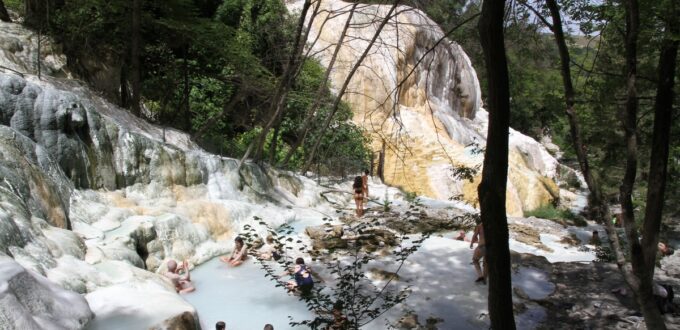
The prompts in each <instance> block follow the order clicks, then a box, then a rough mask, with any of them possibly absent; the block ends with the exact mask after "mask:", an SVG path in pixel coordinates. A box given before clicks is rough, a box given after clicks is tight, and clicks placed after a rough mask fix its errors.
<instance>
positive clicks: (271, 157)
mask: <svg viewBox="0 0 680 330" xmlns="http://www.w3.org/2000/svg"><path fill="white" fill-rule="evenodd" d="M280 131H281V120H279V122H278V123H277V124H276V126H274V136H272V141H271V144H270V145H269V164H274V163H275V162H276V148H277V146H278V144H279V132H280Z"/></svg>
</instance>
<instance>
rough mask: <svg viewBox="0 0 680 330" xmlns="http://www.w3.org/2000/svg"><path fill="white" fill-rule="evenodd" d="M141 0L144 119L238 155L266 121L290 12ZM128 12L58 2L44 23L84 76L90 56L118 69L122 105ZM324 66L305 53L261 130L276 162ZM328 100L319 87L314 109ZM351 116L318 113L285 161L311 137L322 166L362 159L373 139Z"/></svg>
mask: <svg viewBox="0 0 680 330" xmlns="http://www.w3.org/2000/svg"><path fill="white" fill-rule="evenodd" d="M140 1H141V10H142V11H141V21H142V25H141V39H142V40H141V44H142V47H143V48H142V51H141V57H142V63H143V65H142V68H141V72H140V75H141V80H142V81H141V85H142V87H141V94H142V101H143V103H144V105H145V108H146V109H147V110H148V112H146V114H145V115H146V116H147V119H151V120H154V121H156V122H158V123H159V124H162V125H169V126H174V127H177V128H179V129H183V130H186V131H189V132H192V133H194V134H195V136H194V139H195V140H196V141H197V142H198V143H199V144H201V145H202V146H203V147H204V148H206V149H207V150H209V151H213V152H217V153H220V154H222V155H226V156H232V157H241V156H242V155H243V154H244V153H245V151H246V149H247V147H248V145H247V144H248V143H250V141H252V139H253V136H254V135H255V134H257V132H260V130H261V127H263V126H264V125H265V123H266V122H268V121H269V120H270V117H271V113H269V111H270V109H271V104H270V102H271V101H272V100H273V97H272V95H273V94H274V93H275V90H276V86H277V84H278V79H280V76H281V74H282V72H283V68H284V66H285V65H286V60H287V58H288V57H289V54H290V52H291V49H292V43H293V40H294V33H295V25H296V21H297V18H296V17H294V16H293V15H290V14H289V13H288V11H287V9H286V7H285V5H284V3H283V2H281V1H279V0H226V1H215V0H203V1H197V0H169V1H164V2H157V1H149V0H140ZM131 18H132V2H131V1H123V0H113V1H104V0H83V1H77V2H74V1H68V2H65V3H64V4H63V6H61V7H59V8H57V9H56V12H55V13H54V15H52V16H51V18H50V22H48V23H49V24H48V25H49V26H48V28H49V29H48V30H49V32H50V33H51V34H53V35H54V37H55V38H56V39H57V41H59V42H60V43H62V44H63V45H64V49H65V51H66V53H67V55H69V58H70V59H73V60H72V61H69V62H70V63H73V65H74V69H75V71H76V72H79V73H81V74H82V75H83V76H85V77H87V76H88V75H89V74H90V73H91V72H90V70H93V68H92V67H89V66H87V65H81V63H91V62H92V60H91V59H92V58H96V59H97V62H100V61H101V62H103V64H102V65H103V66H109V67H112V68H114V69H113V70H112V71H116V70H119V72H120V73H121V86H120V90H121V92H120V95H108V96H109V97H110V98H113V101H115V102H119V103H120V104H121V105H123V106H129V104H128V103H126V99H127V100H129V99H130V95H129V94H127V93H128V91H129V88H130V87H129V86H128V85H129V81H128V80H127V79H129V77H130V76H131V74H132V72H131V71H130V70H131V68H130V63H131V59H130V47H131V35H132V33H133V31H132V26H131ZM96 66H98V65H96ZM94 70H95V71H96V70H97V69H96V68H95V69H94ZM324 72H325V69H324V68H323V67H322V66H321V65H320V64H319V63H318V62H317V61H315V60H311V59H310V60H306V61H305V62H304V64H303V67H302V70H301V71H300V73H299V76H298V77H297V79H296V80H295V82H294V86H293V89H292V91H291V92H290V93H289V94H288V98H287V100H286V109H285V110H286V111H285V112H284V116H283V118H282V119H281V123H280V124H279V126H278V127H277V129H276V130H275V133H273V132H271V133H270V135H269V136H268V137H267V144H266V146H265V150H264V154H271V157H270V160H271V161H272V162H273V163H274V164H276V163H278V162H280V161H282V159H283V157H284V155H285V154H286V153H287V152H288V150H290V148H291V146H292V144H293V143H294V142H295V141H296V140H297V139H298V134H299V132H300V128H301V123H302V121H303V120H304V118H305V116H306V111H307V109H309V108H310V106H311V105H312V103H313V102H314V101H315V100H316V98H317V97H316V96H317V90H318V89H319V86H321V84H322V82H323V78H324ZM86 79H87V78H86ZM115 83H116V82H112V83H111V84H112V85H114V86H115ZM332 100H333V96H332V95H331V93H330V91H329V90H328V89H327V88H325V90H324V91H323V98H322V100H320V101H321V107H320V109H319V110H318V111H317V114H316V116H318V118H324V117H325V116H327V115H328V114H329V112H330V104H331V102H332ZM351 117H352V113H351V109H350V108H349V107H348V106H347V105H346V104H342V105H341V107H340V109H339V111H338V113H337V114H336V116H335V117H334V118H333V121H332V123H331V127H332V129H330V130H328V131H327V132H326V131H321V129H320V127H319V125H320V124H319V122H321V120H315V121H314V122H313V127H312V129H311V131H310V132H309V134H308V137H307V139H306V140H305V143H304V144H303V145H302V146H301V147H300V148H298V149H297V152H296V153H295V154H294V155H293V159H292V161H290V162H289V163H288V165H289V166H290V168H292V169H296V168H298V167H299V166H301V165H302V164H303V163H305V162H306V161H307V157H308V156H307V151H308V150H309V149H311V144H312V143H313V142H314V141H316V140H321V146H320V148H319V150H318V152H317V153H316V157H315V159H314V160H313V161H312V162H313V164H314V165H315V167H314V169H315V170H317V171H318V172H320V173H321V174H325V175H342V176H344V175H346V174H348V173H352V172H358V171H359V170H360V169H362V168H365V167H366V166H367V165H368V163H369V160H370V150H369V149H368V147H367V145H368V143H369V142H370V141H368V139H367V138H366V136H367V135H366V134H365V133H364V132H363V131H362V130H361V129H360V128H358V127H357V126H355V125H353V124H352V123H351V122H350V119H351Z"/></svg>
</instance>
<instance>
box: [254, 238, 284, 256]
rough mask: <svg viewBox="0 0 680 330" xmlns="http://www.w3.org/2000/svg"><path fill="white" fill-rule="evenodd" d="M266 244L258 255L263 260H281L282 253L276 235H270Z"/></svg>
mask: <svg viewBox="0 0 680 330" xmlns="http://www.w3.org/2000/svg"><path fill="white" fill-rule="evenodd" d="M265 242H266V243H265V244H264V245H263V246H262V247H261V248H260V253H259V255H258V257H260V259H263V260H272V259H273V260H279V259H281V254H280V253H279V252H278V250H277V248H276V243H275V242H274V237H272V235H268V236H267V238H266V239H265Z"/></svg>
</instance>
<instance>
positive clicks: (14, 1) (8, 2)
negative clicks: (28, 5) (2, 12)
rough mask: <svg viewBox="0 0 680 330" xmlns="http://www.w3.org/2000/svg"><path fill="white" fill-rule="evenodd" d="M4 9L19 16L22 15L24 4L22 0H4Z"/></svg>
mask: <svg viewBox="0 0 680 330" xmlns="http://www.w3.org/2000/svg"><path fill="white" fill-rule="evenodd" d="M3 2H4V3H5V8H7V10H11V11H14V12H17V13H19V14H23V13H24V2H23V1H22V0H4V1H3Z"/></svg>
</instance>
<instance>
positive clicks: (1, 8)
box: [0, 0, 12, 23]
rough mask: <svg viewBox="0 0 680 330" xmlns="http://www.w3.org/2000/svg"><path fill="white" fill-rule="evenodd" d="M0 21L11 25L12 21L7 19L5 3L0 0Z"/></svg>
mask: <svg viewBox="0 0 680 330" xmlns="http://www.w3.org/2000/svg"><path fill="white" fill-rule="evenodd" d="M0 21H3V22H8V23H11V22H12V19H11V18H10V17H9V13H8V12H7V8H5V3H4V2H3V1H2V0H0Z"/></svg>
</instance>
